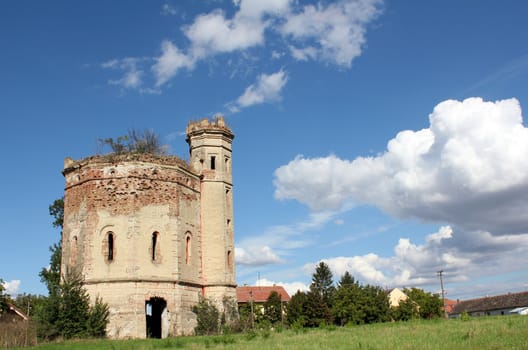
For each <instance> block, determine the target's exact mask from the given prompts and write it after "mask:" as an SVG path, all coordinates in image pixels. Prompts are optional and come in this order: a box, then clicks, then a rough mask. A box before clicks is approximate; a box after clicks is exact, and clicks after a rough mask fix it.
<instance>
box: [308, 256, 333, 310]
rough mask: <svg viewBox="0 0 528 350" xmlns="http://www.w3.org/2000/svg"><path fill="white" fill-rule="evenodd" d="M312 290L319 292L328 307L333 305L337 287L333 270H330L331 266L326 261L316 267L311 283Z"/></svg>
mask: <svg viewBox="0 0 528 350" xmlns="http://www.w3.org/2000/svg"><path fill="white" fill-rule="evenodd" d="M310 291H311V292H313V293H317V294H319V295H320V296H321V298H322V300H323V302H324V303H325V304H326V305H327V306H328V307H330V306H331V304H332V298H333V294H334V292H335V287H334V281H333V276H332V271H330V267H328V265H327V264H326V263H325V262H324V261H321V262H320V263H319V265H317V267H316V268H315V272H314V274H313V275H312V283H311V284H310Z"/></svg>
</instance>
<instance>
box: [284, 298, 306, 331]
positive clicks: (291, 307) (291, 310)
mask: <svg viewBox="0 0 528 350" xmlns="http://www.w3.org/2000/svg"><path fill="white" fill-rule="evenodd" d="M305 304H306V294H305V293H304V292H301V291H300V290H298V291H297V293H295V294H294V295H293V296H292V297H291V299H290V301H289V302H288V304H287V305H286V319H287V321H288V324H289V325H293V324H300V325H302V326H304V324H305V315H304V308H305Z"/></svg>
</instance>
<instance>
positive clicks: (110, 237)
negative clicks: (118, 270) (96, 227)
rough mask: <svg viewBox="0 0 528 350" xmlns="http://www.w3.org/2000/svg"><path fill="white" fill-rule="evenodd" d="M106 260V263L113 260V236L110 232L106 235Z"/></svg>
mask: <svg viewBox="0 0 528 350" xmlns="http://www.w3.org/2000/svg"><path fill="white" fill-rule="evenodd" d="M106 259H107V260H108V261H113V260H114V234H113V233H112V232H109V233H108V256H107V257H106Z"/></svg>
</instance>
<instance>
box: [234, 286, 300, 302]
mask: <svg viewBox="0 0 528 350" xmlns="http://www.w3.org/2000/svg"><path fill="white" fill-rule="evenodd" d="M271 292H277V293H278V294H279V295H280V297H281V301H283V302H288V301H290V295H289V294H288V292H286V289H284V287H283V286H277V285H274V286H243V287H237V290H236V294H237V301H238V305H239V306H241V305H243V304H248V303H250V302H253V303H255V304H264V303H265V302H266V300H268V297H269V295H270V293H271Z"/></svg>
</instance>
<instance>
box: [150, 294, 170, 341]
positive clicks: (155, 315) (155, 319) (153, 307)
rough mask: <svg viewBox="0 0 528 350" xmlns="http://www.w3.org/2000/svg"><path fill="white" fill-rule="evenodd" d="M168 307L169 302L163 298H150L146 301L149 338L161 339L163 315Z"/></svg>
mask: <svg viewBox="0 0 528 350" xmlns="http://www.w3.org/2000/svg"><path fill="white" fill-rule="evenodd" d="M166 307H167V302H166V301H165V299H163V298H150V299H149V300H147V301H145V315H146V318H147V338H161V324H162V322H161V315H162V314H163V311H164V310H165V308H166Z"/></svg>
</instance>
